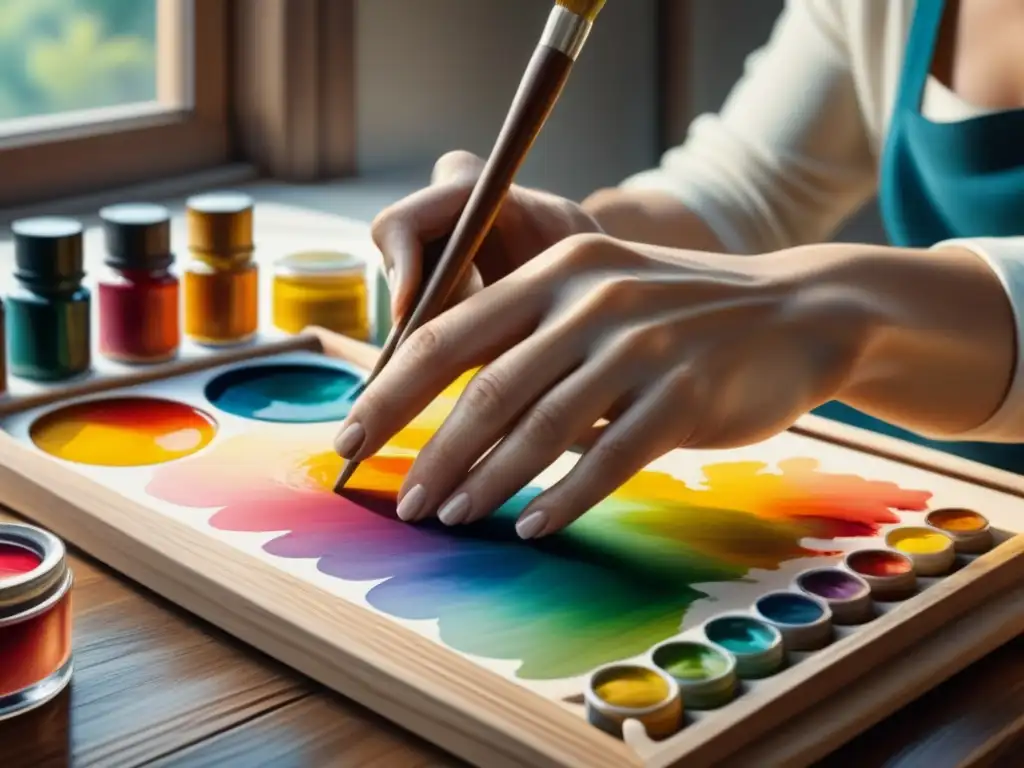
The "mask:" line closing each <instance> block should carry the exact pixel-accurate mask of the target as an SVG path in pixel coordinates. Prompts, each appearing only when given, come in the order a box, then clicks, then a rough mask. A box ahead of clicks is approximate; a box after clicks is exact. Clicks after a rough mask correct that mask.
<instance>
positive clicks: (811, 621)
mask: <svg viewBox="0 0 1024 768" xmlns="http://www.w3.org/2000/svg"><path fill="white" fill-rule="evenodd" d="M752 612H753V614H754V615H755V616H756V617H757V618H759V619H761V620H762V621H764V622H765V623H766V624H771V625H772V626H773V627H775V628H776V629H778V630H779V633H780V634H781V635H782V643H783V645H784V646H785V649H786V650H787V651H816V650H818V649H819V648H824V647H825V646H826V645H828V644H829V643H830V642H832V611H831V610H829V607H828V605H827V604H826V603H825V602H824V601H823V600H819V599H818V598H816V597H812V596H811V595H805V594H803V593H800V592H788V591H785V590H778V591H775V592H769V593H767V594H765V595H761V597H759V598H758V599H757V601H756V602H755V603H754V607H753V609H752Z"/></svg>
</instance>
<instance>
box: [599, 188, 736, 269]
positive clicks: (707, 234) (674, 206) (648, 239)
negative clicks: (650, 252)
mask: <svg viewBox="0 0 1024 768" xmlns="http://www.w3.org/2000/svg"><path fill="white" fill-rule="evenodd" d="M583 209H584V210H585V211H586V212H587V213H589V214H590V215H591V216H593V217H594V219H595V220H596V221H597V223H598V224H600V225H601V228H602V229H603V230H604V231H605V232H607V233H608V234H609V235H611V236H612V237H616V238H619V239H621V240H628V241H630V242H635V243H647V244H649V245H660V246H665V247H669V248H686V249H688V250H695V251H712V252H716V253H720V252H722V251H724V250H725V248H724V247H723V246H722V244H721V242H719V240H718V237H717V236H716V235H715V233H714V232H712V231H711V229H710V228H709V227H708V226H707V225H706V224H705V223H704V222H703V221H702V220H701V218H700V217H699V216H697V215H696V214H695V213H693V212H692V211H690V210H689V209H688V208H686V207H685V206H684V205H682V203H680V202H679V201H678V200H676V199H675V198H674V197H672V196H671V195H668V194H666V193H663V192H654V191H646V190H628V189H616V188H613V189H602V190H599V191H598V192H595V193H594V194H592V195H591V196H590V197H588V198H587V199H586V200H584V201H583Z"/></svg>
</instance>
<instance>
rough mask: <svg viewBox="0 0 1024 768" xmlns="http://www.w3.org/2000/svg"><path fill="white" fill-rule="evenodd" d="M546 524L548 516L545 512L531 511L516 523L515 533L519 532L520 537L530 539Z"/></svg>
mask: <svg viewBox="0 0 1024 768" xmlns="http://www.w3.org/2000/svg"><path fill="white" fill-rule="evenodd" d="M547 524H548V516H547V513H545V512H540V511H537V512H531V513H530V514H528V515H527V516H526V517H524V518H523V519H522V520H520V521H519V522H518V523H516V533H518V534H519V538H521V539H532V538H533V537H534V536H536V535H537V534H539V533H540V532H541V531H543V530H544V526H546V525H547Z"/></svg>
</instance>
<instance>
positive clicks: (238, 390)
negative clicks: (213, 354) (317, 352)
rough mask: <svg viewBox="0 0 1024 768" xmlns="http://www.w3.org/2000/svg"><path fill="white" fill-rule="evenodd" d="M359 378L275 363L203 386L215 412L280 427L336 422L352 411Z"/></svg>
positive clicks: (232, 372) (223, 376)
mask: <svg viewBox="0 0 1024 768" xmlns="http://www.w3.org/2000/svg"><path fill="white" fill-rule="evenodd" d="M359 383H360V378H359V377H358V376H356V375H355V374H354V373H351V372H350V371H347V370H345V369H343V368H340V367H336V366H331V365H321V364H317V363H273V364H260V365H245V366H241V367H238V368H232V369H231V370H229V371H226V372H225V373H222V374H220V375H219V376H216V377H214V379H213V380H212V381H210V382H209V383H208V384H207V385H206V390H205V395H206V399H207V400H209V401H210V403H211V404H212V405H213V406H214V407H216V408H217V409H219V410H221V411H224V412H225V413H230V414H231V415H232V416H238V417H240V418H243V419H249V420H252V421H266V422H273V423H278V424H314V423H320V422H335V421H337V422H340V421H341V420H342V419H344V418H345V417H346V416H347V415H348V412H349V409H350V408H351V407H352V397H351V395H352V394H353V393H354V392H355V388H356V386H357V385H358V384H359Z"/></svg>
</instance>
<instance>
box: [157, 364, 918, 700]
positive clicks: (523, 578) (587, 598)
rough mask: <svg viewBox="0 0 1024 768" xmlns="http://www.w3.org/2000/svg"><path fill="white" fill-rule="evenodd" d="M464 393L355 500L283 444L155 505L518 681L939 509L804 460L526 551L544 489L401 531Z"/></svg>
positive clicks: (610, 512) (352, 491)
mask: <svg viewBox="0 0 1024 768" xmlns="http://www.w3.org/2000/svg"><path fill="white" fill-rule="evenodd" d="M465 381H466V379H465V377H464V378H463V379H462V380H460V381H459V382H457V383H456V385H454V386H453V387H451V388H449V390H448V391H446V392H445V393H444V394H443V395H442V396H441V397H440V398H439V399H438V400H437V401H435V402H434V403H433V404H432V405H431V406H430V407H428V408H427V409H426V410H425V411H424V413H423V414H421V415H420V417H419V418H418V419H417V420H416V421H415V422H414V423H413V424H411V425H410V426H409V427H408V428H407V429H405V430H403V431H402V432H401V433H400V434H399V435H397V436H396V437H395V439H394V440H393V441H392V442H391V443H390V444H389V446H387V447H386V448H385V449H384V450H383V451H382V452H381V453H380V454H379V455H378V456H376V457H374V458H373V459H370V460H368V461H366V462H364V463H363V464H362V465H361V466H360V468H359V470H358V471H357V472H356V474H355V476H354V477H353V478H352V480H351V482H350V483H349V486H348V490H347V492H346V498H339V497H337V496H335V495H334V494H333V493H332V492H331V487H332V484H333V482H334V479H335V478H336V476H337V473H338V471H339V470H340V468H341V459H339V458H338V457H337V456H336V455H335V454H334V453H333V452H331V451H330V450H324V448H323V445H322V443H321V444H317V445H309V444H303V443H302V442H301V441H299V440H298V439H296V440H295V441H293V442H292V443H291V444H289V443H288V441H287V439H282V436H283V435H287V434H288V433H287V432H286V431H283V430H280V429H278V431H276V432H271V431H268V432H265V433H262V434H261V433H251V434H247V435H245V436H243V437H238V438H232V439H230V440H224V441H223V442H218V443H217V444H216V445H215V446H213V447H212V448H211V450H210V451H209V452H207V453H205V454H204V455H203V456H201V457H195V458H193V459H190V460H188V461H185V462H180V463H177V464H173V465H167V466H165V467H161V468H159V469H158V470H157V471H156V473H155V474H154V477H153V479H152V480H151V482H150V484H149V486H148V488H147V491H148V493H150V494H151V495H152V496H154V497H155V498H158V499H162V500H164V501H166V502H168V503H171V504H175V505H177V506H179V507H186V508H196V509H209V508H219V510H220V511H218V512H216V513H215V514H214V515H213V517H212V518H211V520H210V524H211V525H212V526H213V527H215V528H217V529H219V530H224V531H244V532H264V533H277V532H280V535H277V536H275V537H274V538H273V539H272V540H271V541H270V542H269V543H268V544H267V545H266V546H265V550H266V551H267V552H268V553H269V554H271V555H273V556H276V557H281V558H303V559H315V560H316V562H317V567H318V568H319V570H320V571H321V572H322V573H324V574H327V575H329V576H331V577H334V578H337V579H341V580H344V581H347V582H378V583H376V584H375V585H374V586H373V587H372V588H371V589H370V590H369V592H368V594H367V596H366V600H367V601H368V602H369V604H370V605H371V606H373V607H374V608H376V609H377V610H379V611H381V612H383V613H385V614H388V615H391V616H393V617H396V618H400V619H408V620H413V619H430V620H436V621H437V624H438V629H439V632H440V639H441V641H442V642H443V643H445V644H446V645H448V646H449V647H451V648H453V649H455V650H457V651H461V652H464V653H469V654H475V655H478V656H482V657H485V658H489V659H510V660H518V661H520V662H521V665H520V667H519V669H518V672H517V674H518V676H519V677H520V678H521V679H525V680H543V679H557V678H567V677H573V676H576V675H580V674H584V673H586V672H588V671H589V670H591V669H593V668H594V667H596V666H598V665H601V664H604V663H608V662H612V661H617V660H621V659H625V658H629V657H632V656H635V655H637V654H639V653H643V652H645V651H647V650H648V649H650V647H651V646H653V645H655V644H656V643H658V642H660V641H662V640H665V639H667V638H668V637H671V636H673V635H674V634H676V633H677V632H678V630H679V625H680V621H681V620H682V618H683V616H684V614H685V613H686V611H687V609H688V607H689V606H690V605H692V604H693V603H694V602H695V601H696V600H699V599H701V598H703V597H705V593H703V592H702V591H701V590H700V589H699V588H698V587H697V586H696V585H699V584H702V583H707V582H727V581H735V580H739V579H744V578H745V577H746V576H747V575H748V573H749V572H750V571H751V570H752V569H777V568H778V567H779V566H780V565H781V564H782V563H784V562H786V561H789V560H792V559H794V558H803V557H811V556H816V555H821V554H829V553H827V552H821V551H815V550H810V549H807V548H806V547H804V546H803V545H802V544H801V542H802V541H803V540H805V539H806V538H817V539H835V538H839V537H847V536H864V535H872V534H874V533H877V531H878V529H879V526H881V525H883V524H890V523H895V522H898V521H899V518H898V516H897V515H896V514H895V512H894V510H897V509H905V510H922V509H924V508H925V505H926V503H927V501H928V498H929V496H930V494H929V493H928V492H926V491H914V490H904V489H901V488H899V487H898V486H896V485H894V484H892V483H888V482H872V481H869V480H864V479H862V478H860V477H856V476H853V475H838V474H827V473H824V472H821V471H820V470H819V469H818V467H817V464H816V462H815V461H814V460H809V459H793V460H790V461H785V462H781V463H780V464H779V466H778V470H777V471H770V470H769V467H768V466H767V465H765V464H763V463H759V462H728V461H723V462H722V463H719V464H714V465H711V466H707V467H704V482H703V483H701V484H699V485H693V486H691V485H687V484H686V483H684V482H682V481H681V480H679V479H676V478H675V477H672V476H670V475H668V474H664V473H662V472H656V471H645V472H643V473H641V474H639V475H637V476H636V477H634V478H633V479H632V480H630V481H629V482H627V483H626V484H625V485H623V486H622V487H621V488H620V489H619V490H618V491H617V492H616V493H615V494H613V495H612V496H611V497H609V498H608V499H607V500H605V501H604V502H602V503H601V504H599V505H597V506H596V507H595V508H594V509H592V510H591V511H590V512H588V513H587V514H586V515H584V516H583V517H582V518H581V519H580V520H579V521H577V522H576V523H575V524H573V525H572V526H571V527H570V528H569V529H567V530H565V531H563V532H562V533H560V534H557V535H554V536H550V537H547V538H544V539H541V540H538V541H535V542H530V543H524V542H522V541H521V540H520V539H519V538H518V537H517V536H516V534H515V530H514V523H515V520H516V517H517V515H518V513H519V511H520V510H521V509H522V508H523V506H524V505H525V504H527V503H528V502H529V500H530V499H531V498H533V497H534V496H535V495H536V494H537V493H539V491H540V489H539V488H537V487H529V488H526V489H524V490H523V491H522V492H520V494H518V495H517V496H516V497H515V498H514V499H513V500H511V501H510V502H509V503H508V504H506V505H505V506H504V507H503V508H502V509H501V510H499V511H498V512H497V513H496V514H495V515H493V516H492V517H490V518H488V519H485V520H483V521H481V522H479V523H477V524H474V525H471V526H459V527H455V528H451V529H449V528H446V527H444V526H442V525H440V524H439V523H436V522H433V521H432V522H428V523H425V524H420V525H415V526H413V525H408V524H405V523H402V522H401V521H399V520H398V519H397V517H396V516H395V497H396V494H397V491H398V489H399V486H400V483H401V481H402V478H403V476H404V474H405V473H406V471H407V469H408V467H409V466H410V464H411V463H412V460H413V458H414V457H415V456H416V453H417V451H418V450H419V449H420V448H421V447H422V446H423V445H424V444H425V442H426V440H427V439H428V438H429V437H430V436H431V435H432V434H433V432H434V431H435V430H436V428H437V426H438V425H439V423H440V422H441V420H442V419H443V418H444V416H445V415H446V414H447V413H448V412H449V410H450V409H451V406H452V405H453V404H454V400H455V398H457V396H458V394H459V392H460V391H461V388H462V387H463V386H464V384H465Z"/></svg>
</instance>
